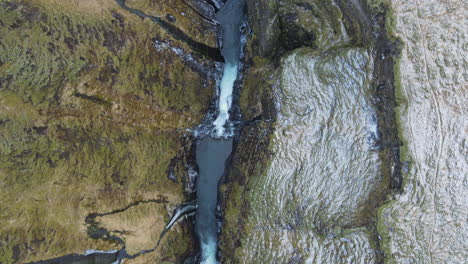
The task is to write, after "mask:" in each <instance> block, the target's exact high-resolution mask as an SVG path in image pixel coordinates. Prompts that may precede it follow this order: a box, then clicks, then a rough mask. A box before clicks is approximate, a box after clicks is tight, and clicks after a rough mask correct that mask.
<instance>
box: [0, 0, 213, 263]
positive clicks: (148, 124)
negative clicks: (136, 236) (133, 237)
mask: <svg viewBox="0 0 468 264" xmlns="http://www.w3.org/2000/svg"><path fill="white" fill-rule="evenodd" d="M154 37H156V38H161V39H171V37H170V36H168V35H167V34H166V33H165V32H164V31H163V30H161V29H160V28H159V27H158V26H157V25H155V24H154V23H152V22H151V21H149V20H142V19H140V18H137V17H135V16H134V15H132V14H129V13H126V12H125V11H122V10H120V8H119V6H118V5H117V4H116V3H115V2H114V1H113V0H104V1H91V0H85V1H81V0H80V1H78V0H73V1H57V0H41V1H34V2H29V1H6V0H2V1H0V204H1V210H0V221H1V222H2V226H1V227H0V249H1V250H0V262H2V263H14V262H29V261H36V260H40V259H47V258H53V257H58V256H61V255H66V254H70V253H82V252H84V250H86V249H100V250H107V249H116V247H119V246H118V245H115V244H112V243H110V242H106V241H101V240H93V239H91V238H89V237H88V236H87V233H86V226H85V223H84V218H85V217H86V216H87V214H89V213H93V212H102V211H110V210H113V209H116V208H119V207H125V206H126V205H128V204H130V203H132V202H134V201H138V200H145V199H155V198H157V197H158V196H161V195H162V196H164V197H166V198H167V199H168V201H169V204H170V205H175V204H177V203H179V202H181V201H182V200H183V199H184V197H183V186H182V184H181V183H180V182H179V183H175V182H173V181H171V180H169V179H168V178H167V168H168V166H169V163H170V160H171V159H172V158H173V157H174V156H176V154H177V152H178V150H179V149H181V148H184V147H185V146H184V144H186V142H187V141H185V140H183V138H184V137H185V135H184V132H183V130H185V129H187V128H192V127H193V126H195V125H196V124H198V123H199V122H200V120H201V118H202V116H203V114H204V112H205V110H206V108H207V105H208V102H209V101H210V99H211V96H212V93H213V90H214V89H213V85H214V81H213V80H208V86H206V87H205V86H204V85H202V83H203V82H202V81H203V78H205V76H204V75H203V74H201V73H199V72H196V71H193V70H192V69H190V68H189V67H187V66H185V64H184V61H183V60H182V59H181V58H179V57H178V56H176V55H175V54H174V53H171V52H170V51H157V50H156V49H155V48H154V44H153V41H152V38H154ZM173 44H174V45H176V46H178V47H180V48H181V49H183V50H187V47H186V46H185V45H184V44H183V43H180V42H178V41H176V40H173ZM207 63H208V64H210V62H207ZM168 210H169V209H168ZM160 224H161V223H160ZM185 232H188V231H187V230H186V231H185ZM182 241H185V242H182V243H191V242H190V241H187V240H182ZM179 248H180V247H179ZM181 248H185V249H187V248H188V245H187V246H185V247H181ZM185 249H184V250H185ZM171 252H172V251H171ZM172 253H174V254H179V253H180V254H182V253H183V252H175V251H174V252H172ZM155 254H156V253H155Z"/></svg>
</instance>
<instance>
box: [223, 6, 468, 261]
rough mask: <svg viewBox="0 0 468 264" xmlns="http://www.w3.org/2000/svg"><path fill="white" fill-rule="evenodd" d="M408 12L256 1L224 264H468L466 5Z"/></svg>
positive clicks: (227, 199) (228, 182) (227, 204)
mask: <svg viewBox="0 0 468 264" xmlns="http://www.w3.org/2000/svg"><path fill="white" fill-rule="evenodd" d="M403 2H405V1H403ZM403 2H402V1H367V2H365V1H274V0H271V1H268V0H265V1H249V2H248V10H247V12H248V15H249V18H250V25H251V27H252V34H251V37H250V41H249V43H248V48H247V51H248V55H247V60H246V61H247V63H248V64H249V69H248V70H247V72H246V73H245V76H246V77H245V79H244V82H243V87H242V90H241V95H240V104H241V110H242V113H243V114H244V118H245V119H246V120H247V121H246V124H245V126H244V127H243V129H242V132H241V134H240V135H239V137H238V140H237V144H235V150H234V153H235V154H234V155H233V157H232V159H231V167H230V168H229V171H228V174H227V176H226V178H225V185H224V186H223V191H224V197H223V200H222V204H223V211H224V225H223V229H222V234H221V241H220V251H221V255H222V257H223V263H265V262H268V263H383V262H385V263H440V262H446V263H460V262H463V259H466V258H467V253H466V252H465V251H466V250H465V251H464V249H463V241H466V235H467V226H466V221H464V220H463V219H462V218H463V215H466V214H467V212H468V211H467V207H466V206H465V205H464V203H463V202H462V201H463V199H464V198H463V197H466V194H467V191H468V185H467V183H466V169H467V160H466V157H464V156H466V146H465V143H464V142H465V141H466V129H467V127H466V122H464V121H462V120H463V119H464V116H466V114H467V108H466V107H465V106H464V103H463V102H466V83H467V82H466V69H464V66H463V65H464V64H466V62H465V60H466V59H465V58H464V57H463V56H462V57H460V56H457V55H456V54H457V51H460V50H463V51H464V50H466V47H464V46H463V42H464V39H465V36H466V29H465V28H464V27H463V26H461V25H462V24H464V23H465V22H463V21H465V20H466V19H464V18H463V15H462V14H463V12H466V7H464V6H463V5H462V3H460V1H413V2H405V3H403ZM447 32H450V33H447ZM413 100H414V101H413ZM429 108H430V109H429ZM423 116H424V117H423ZM448 142H450V143H448ZM449 146H450V147H449ZM449 208H450V209H449ZM239 230H241V231H240V232H239ZM449 241H451V242H449Z"/></svg>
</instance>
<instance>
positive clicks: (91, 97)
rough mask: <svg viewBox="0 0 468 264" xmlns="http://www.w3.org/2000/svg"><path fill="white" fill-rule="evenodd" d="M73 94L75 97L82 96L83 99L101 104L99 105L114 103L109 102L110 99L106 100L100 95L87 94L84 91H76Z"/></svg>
mask: <svg viewBox="0 0 468 264" xmlns="http://www.w3.org/2000/svg"><path fill="white" fill-rule="evenodd" d="M73 96H75V97H78V98H81V99H85V100H88V101H91V102H93V103H95V104H99V105H104V106H111V105H112V103H111V102H109V101H106V100H104V99H102V98H100V97H98V96H94V95H86V94H83V93H79V92H76V93H74V94H73Z"/></svg>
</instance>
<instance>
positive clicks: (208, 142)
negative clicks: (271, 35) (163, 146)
mask: <svg viewBox="0 0 468 264" xmlns="http://www.w3.org/2000/svg"><path fill="white" fill-rule="evenodd" d="M243 13H244V1H243V0H230V1H228V2H227V3H226V4H225V5H224V6H223V7H222V8H221V9H220V10H219V11H218V13H217V19H218V21H219V22H220V24H221V29H222V31H223V34H222V50H221V54H222V56H223V57H224V60H225V64H224V69H223V76H222V79H221V82H220V85H219V90H218V96H219V97H218V102H217V106H218V108H217V118H216V120H215V121H214V122H213V130H212V133H211V134H210V135H206V136H205V137H203V138H201V139H200V141H199V144H198V145H197V151H196V160H197V165H198V168H199V174H198V175H199V176H198V177H199V178H198V181H197V203H198V210H197V214H196V220H195V232H196V234H197V237H198V240H199V243H200V248H201V263H206V264H210V263H217V258H216V252H217V244H218V227H217V219H216V214H215V212H216V207H217V202H218V182H219V179H220V178H221V176H222V175H223V173H224V168H225V162H226V160H227V158H228V157H229V155H230V154H231V151H232V136H233V135H232V133H231V129H226V127H230V126H231V124H230V123H229V110H230V108H231V105H232V96H233V87H234V82H235V80H236V79H237V75H238V69H239V61H240V48H241V40H240V39H241V38H240V37H241V33H240V26H241V24H242V20H243Z"/></svg>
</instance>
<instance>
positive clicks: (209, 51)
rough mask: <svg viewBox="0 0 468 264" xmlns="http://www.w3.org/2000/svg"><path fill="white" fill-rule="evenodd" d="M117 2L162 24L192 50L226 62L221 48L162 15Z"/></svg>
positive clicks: (138, 14) (136, 13) (123, 0)
mask: <svg viewBox="0 0 468 264" xmlns="http://www.w3.org/2000/svg"><path fill="white" fill-rule="evenodd" d="M115 1H116V2H117V4H119V5H120V6H121V7H122V8H123V9H125V10H127V11H128V12H130V13H132V14H135V15H137V16H139V17H141V18H148V19H150V20H151V21H153V22H155V23H157V24H158V25H160V26H161V27H162V28H163V29H164V30H165V31H166V32H167V33H169V34H170V35H171V36H172V37H173V38H175V39H177V40H180V41H182V42H184V43H186V44H187V45H188V46H189V47H190V48H191V49H192V50H194V51H196V52H198V53H200V54H202V55H204V56H206V57H208V58H211V59H213V60H214V61H218V62H224V58H223V56H221V51H220V49H219V48H213V47H210V46H208V45H205V44H203V43H201V42H198V41H196V40H194V39H192V38H191V37H189V36H188V35H187V34H185V33H184V32H183V31H182V30H180V29H179V28H177V27H176V26H174V25H172V24H170V23H169V22H167V21H165V20H163V19H161V18H160V17H157V16H151V15H148V14H146V13H144V12H143V11H141V10H138V9H134V8H131V7H128V6H127V5H126V4H125V0H115Z"/></svg>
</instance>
